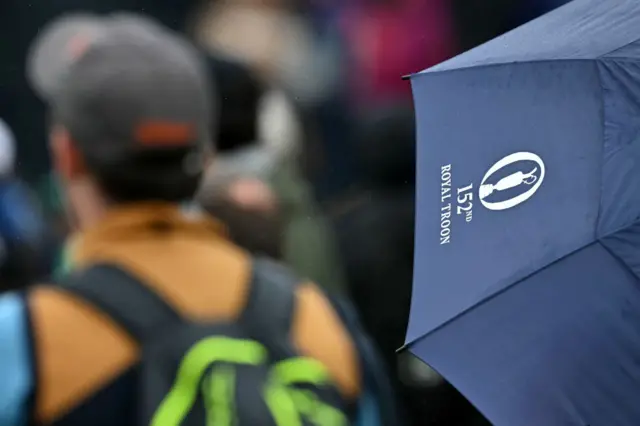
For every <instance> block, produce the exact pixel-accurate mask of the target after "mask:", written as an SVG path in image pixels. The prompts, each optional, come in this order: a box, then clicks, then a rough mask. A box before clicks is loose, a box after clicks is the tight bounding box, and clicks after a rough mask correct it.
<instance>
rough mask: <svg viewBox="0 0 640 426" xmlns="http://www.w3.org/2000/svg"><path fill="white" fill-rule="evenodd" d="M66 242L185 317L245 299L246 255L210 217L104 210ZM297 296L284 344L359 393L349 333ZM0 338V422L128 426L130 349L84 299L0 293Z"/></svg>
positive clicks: (154, 207) (320, 307)
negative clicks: (120, 271) (291, 345)
mask: <svg viewBox="0 0 640 426" xmlns="http://www.w3.org/2000/svg"><path fill="white" fill-rule="evenodd" d="M69 251H70V253H69V256H70V260H71V264H72V265H73V267H74V268H83V267H86V266H88V265H92V264H98V263H108V264H113V265H117V266H119V267H122V268H123V269H125V270H127V271H129V272H130V273H132V274H134V275H135V276H136V277H138V278H139V279H140V280H141V281H142V282H144V283H145V284H146V285H149V286H151V287H152V289H153V290H154V291H155V292H156V293H157V294H159V295H160V296H161V297H163V298H164V299H165V300H167V301H168V302H169V303H170V304H171V305H172V306H173V307H174V308H175V309H176V310H177V311H178V312H179V313H181V314H182V315H184V316H185V317H186V318H189V319H192V320H196V321H200V320H204V321H218V320H221V321H228V320H233V319H234V318H236V317H237V316H238V315H239V314H240V312H241V311H242V309H243V307H244V304H245V301H246V296H247V291H248V286H249V281H250V269H251V258H250V257H249V255H248V254H247V253H245V252H243V251H242V250H240V249H239V248H237V247H236V246H234V245H233V244H232V243H230V242H229V241H228V240H227V239H226V238H225V237H224V232H223V230H222V228H221V226H220V225H219V224H218V223H217V222H215V221H213V220H212V219H208V218H205V217H202V216H198V215H191V214H185V213H184V212H183V211H182V210H181V209H179V208H178V207H175V206H172V205H164V204H146V205H136V206H131V207H126V208H118V209H114V210H113V211H111V212H110V213H109V214H108V215H107V216H106V218H104V219H103V220H102V221H101V222H100V223H99V224H98V225H97V226H95V227H94V228H92V229H90V230H88V231H87V232H84V233H83V234H82V235H79V236H78V237H77V238H75V239H74V241H73V244H72V245H71V246H70V250H69ZM296 296H297V300H296V311H295V313H294V317H293V328H292V340H293V342H294V344H295V345H296V347H297V348H298V350H299V351H300V352H301V353H303V354H305V355H308V356H311V357H314V358H316V359H318V360H319V361H321V362H322V363H323V364H324V365H325V366H326V367H327V368H328V370H329V371H330V373H331V374H332V376H333V379H334V380H335V383H336V384H337V386H338V388H339V390H340V391H341V393H342V394H343V396H344V397H345V398H347V400H350V401H358V400H361V399H362V395H363V390H362V387H363V380H362V379H361V378H362V377H363V376H362V374H361V371H360V361H359V359H360V358H359V356H358V351H357V350H356V345H355V343H354V341H353V339H352V338H351V336H350V333H349V332H348V331H347V329H346V328H345V326H344V325H343V322H342V321H341V319H340V317H339V316H338V314H337V313H336V311H335V310H334V309H333V307H332V305H331V303H330V302H329V301H328V300H327V298H325V296H324V295H323V294H322V293H321V291H320V290H319V289H318V288H317V287H316V286H314V285H313V284H306V285H305V284H303V285H300V286H299V287H298V290H297V294H296ZM0 341H3V343H2V344H1V345H0V377H2V380H0V426H19V425H23V424H28V423H27V422H29V420H30V419H31V421H34V422H35V423H36V424H56V425H91V426H101V425H114V424H117V425H127V424H130V422H131V420H130V419H133V418H134V413H133V409H134V407H132V405H133V404H131V401H132V400H134V392H135V389H134V386H132V383H133V378H134V376H135V374H136V366H137V361H138V358H139V347H138V345H137V343H135V342H134V341H133V340H132V339H131V338H130V337H129V335H128V334H127V333H126V332H125V331H124V330H122V329H120V328H119V327H118V326H117V325H116V324H115V323H114V322H113V321H112V320H111V319H110V318H109V317H107V316H105V315H104V314H102V313H100V312H98V311H96V310H95V309H94V308H93V307H92V306H90V305H88V304H87V303H85V302H83V301H81V300H79V299H76V298H74V296H72V295H70V294H69V293H67V292H63V291H62V290H60V289H58V288H57V287H56V286H52V285H42V286H36V287H33V288H31V289H30V290H29V291H28V292H26V293H25V294H8V295H5V296H2V297H0ZM5 373H6V374H5ZM3 406H4V407H7V408H3ZM365 423H369V422H365Z"/></svg>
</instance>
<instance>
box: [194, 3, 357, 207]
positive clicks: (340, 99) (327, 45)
mask: <svg viewBox="0 0 640 426" xmlns="http://www.w3.org/2000/svg"><path fill="white" fill-rule="evenodd" d="M296 6H298V5H297V4H295V3H294V2H292V1H287V0H269V1H261V0H242V1H227V0H219V1H211V2H205V3H204V5H203V7H202V9H200V13H198V14H197V19H196V22H195V23H194V29H195V30H194V32H195V38H196V39H197V40H198V41H199V42H200V43H202V44H203V45H205V46H208V47H209V48H211V49H214V50H216V51H220V52H224V53H226V54H228V55H231V56H232V57H235V58H237V59H239V60H242V61H243V62H245V63H247V64H248V65H249V66H250V67H251V68H252V69H253V70H254V71H255V72H256V73H257V75H258V76H259V78H260V79H261V80H262V81H264V82H265V83H266V84H267V85H268V86H269V87H278V88H280V89H282V90H283V91H284V92H285V93H286V94H287V95H288V97H289V100H290V101H291V100H292V99H293V100H295V103H296V109H297V110H298V113H299V114H298V119H299V120H302V121H303V124H304V125H303V129H302V130H303V133H304V138H303V139H302V140H300V146H299V149H300V150H301V151H302V153H303V155H305V160H306V161H307V164H306V165H307V166H309V167H308V168H307V169H306V170H305V172H308V174H307V176H308V177H309V178H310V180H311V183H312V184H313V190H314V195H315V197H317V198H319V199H320V200H321V201H324V200H325V199H326V198H328V197H330V196H331V195H333V194H334V193H336V192H339V191H340V190H341V189H344V187H346V186H348V185H349V184H350V183H351V182H352V180H353V178H352V176H353V175H354V174H355V167H354V164H353V161H352V159H353V153H352V151H351V149H350V145H349V132H350V118H351V114H350V111H349V110H348V109H347V104H346V102H345V100H344V95H345V90H344V88H345V67H344V64H345V52H344V50H343V46H342V43H341V40H340V36H339V33H338V32H337V31H336V30H335V28H334V29H333V30H331V31H329V30H328V29H329V28H333V27H335V26H333V27H332V26H331V25H328V26H326V27H325V28H324V30H326V31H323V28H321V25H316V26H315V27H314V26H313V25H312V24H314V23H319V21H318V20H316V21H315V22H314V20H313V17H314V15H313V14H311V15H309V14H307V15H303V14H301V13H300V12H301V10H300V8H296ZM303 11H304V12H309V10H308V9H306V8H305V9H304V10H303Z"/></svg>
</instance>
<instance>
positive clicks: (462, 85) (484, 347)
mask: <svg viewBox="0 0 640 426" xmlns="http://www.w3.org/2000/svg"><path fill="white" fill-rule="evenodd" d="M411 81H412V87H413V91H414V98H415V106H416V116H417V132H418V171H417V173H418V183H417V221H416V254H415V256H416V258H415V274H414V289H413V297H412V305H411V316H410V321H409V328H408V331H407V344H408V345H409V347H410V348H411V350H412V351H413V352H414V353H415V354H416V355H418V356H419V357H420V358H422V359H423V360H424V361H426V362H427V363H429V364H430V365H431V366H433V367H434V368H435V369H437V370H438V371H439V372H440V373H442V374H443V375H444V376H445V377H446V378H447V379H448V380H449V381H450V382H451V383H452V384H454V385H455V386H456V387H458V389H459V390H460V391H461V392H462V393H463V394H465V395H466V396H467V397H468V398H469V399H470V401H471V402H472V403H474V404H475V405H476V406H477V407H478V408H479V409H480V410H481V411H482V412H483V413H484V414H485V415H486V416H487V417H488V418H489V420H491V421H492V423H494V424H495V425H497V426H503V425H504V426H538V425H543V426H556V425H557V426H561V425H562V426H570V425H571V426H572V425H576V426H577V425H580V426H587V425H589V426H637V425H639V424H640V404H638V402H637V401H638V397H639V396H640V280H639V277H640V2H639V1H637V0H574V1H573V2H571V3H569V4H568V5H566V6H563V7H561V8H560V9H557V10H556V11H554V12H551V13H550V14H548V15H546V16H543V17H542V18H539V19H537V20H535V21H533V22H530V23H529V24H527V25H525V26H523V27H520V28H518V29H516V30H514V31H512V32H510V33H507V34H506V35H504V36H501V37H499V38H497V39H495V40H493V41H491V42H489V43H487V44H485V45H482V46H480V47H478V48H476V49H474V50H471V51H469V52H467V53H465V54H463V55H460V56H458V57H456V58H453V59H451V60H449V61H447V62H445V63H443V64H440V65H438V66H436V67H433V68H431V69H429V70H426V71H423V72H422V73H419V74H416V75H414V76H412V78H411Z"/></svg>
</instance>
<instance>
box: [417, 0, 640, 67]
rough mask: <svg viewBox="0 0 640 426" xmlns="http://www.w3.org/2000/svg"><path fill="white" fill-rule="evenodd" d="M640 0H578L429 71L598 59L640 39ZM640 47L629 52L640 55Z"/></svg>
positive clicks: (622, 49)
mask: <svg viewBox="0 0 640 426" xmlns="http://www.w3.org/2000/svg"><path fill="white" fill-rule="evenodd" d="M639 19H640V2H638V1H637V0H574V1H572V2H570V3H568V4H566V5H564V6H561V7H560V8H558V9H556V10H554V11H552V12H551V13H548V14H546V15H543V16H542V17H540V18H538V19H536V20H534V21H532V22H529V23H528V24H527V25H524V26H521V27H518V28H516V29H515V30H513V31H510V32H508V33H506V34H504V35H502V36H500V37H497V38H495V39H493V40H491V41H489V42H487V43H485V44H483V45H481V46H478V47H476V48H474V49H472V50H470V51H468V52H466V53H463V54H462V55H459V56H456V57H455V58H452V59H450V60H448V61H445V62H443V63H441V64H439V65H436V66H434V67H432V68H430V69H428V70H425V71H424V72H427V73H428V72H436V71H446V70H452V69H458V68H468V67H475V66H480V65H490V64H504V63H513V62H531V61H544V60H560V59H595V58H599V57H601V56H603V55H607V54H610V53H612V52H615V51H618V50H620V51H625V50H626V49H624V47H625V46H627V45H629V44H633V43H634V42H636V41H637V40H638V39H640V33H638V24H637V22H638V20H639ZM639 53H640V52H639V50H638V49H630V51H626V52H625V53H624V54H625V55H634V56H627V57H635V58H638V57H640V56H638V54H639Z"/></svg>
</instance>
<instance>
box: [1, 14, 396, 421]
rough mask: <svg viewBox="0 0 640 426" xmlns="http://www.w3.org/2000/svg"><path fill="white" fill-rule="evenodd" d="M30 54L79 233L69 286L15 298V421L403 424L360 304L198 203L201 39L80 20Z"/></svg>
mask: <svg viewBox="0 0 640 426" xmlns="http://www.w3.org/2000/svg"><path fill="white" fill-rule="evenodd" d="M29 57H30V61H29V67H28V69H29V76H30V80H31V81H32V84H33V86H34V88H35V89H36V91H37V92H38V93H39V94H40V96H42V97H43V98H44V99H45V100H46V102H47V104H48V108H49V109H50V116H51V118H52V129H51V135H50V147H51V152H52V157H53V159H54V164H55V167H56V170H57V172H58V173H59V174H60V176H61V180H62V184H63V187H64V190H65V194H66V198H67V208H68V212H69V216H70V220H72V223H73V224H74V225H75V227H76V229H77V233H76V235H75V236H73V237H72V239H71V240H70V242H69V246H68V249H67V258H68V261H67V265H68V266H67V273H66V275H65V277H63V278H62V281H61V282H60V283H57V284H50V285H47V284H43V285H36V286H33V287H31V288H29V289H28V290H26V291H23V292H19V293H9V294H5V295H3V296H2V297H1V298H0V341H1V342H2V345H0V377H2V380H1V381H0V401H1V402H0V424H1V425H3V426H16V425H22V424H26V423H29V422H35V423H37V424H56V425H86V424H91V425H93V426H101V425H113V424H118V425H140V424H147V425H148V424H151V425H162V426H164V425H178V424H181V425H195V424H204V423H205V418H206V419H207V421H208V422H210V423H213V424H221V425H224V424H232V423H233V424H237V425H262V424H269V425H273V424H280V425H281V424H295V423H298V424H302V421H301V419H305V423H307V424H308V421H309V420H308V418H309V417H311V418H314V419H316V420H318V419H317V418H316V417H317V416H320V417H322V418H323V419H324V423H325V424H328V425H338V424H349V423H355V422H361V424H366V425H382V426H385V425H396V424H400V423H399V420H398V419H397V414H396V413H395V409H394V407H393V406H392V404H389V401H390V400H392V399H393V396H392V394H391V393H390V389H389V388H388V386H386V384H385V383H386V382H385V379H384V377H383V374H382V373H381V371H380V370H379V369H377V363H376V359H375V354H374V352H373V350H371V349H370V345H369V344H368V343H367V341H366V338H365V336H364V335H363V334H362V333H359V332H358V327H357V324H356V321H355V319H354V317H353V315H351V314H350V313H349V309H348V307H346V306H344V304H343V303H341V302H340V301H339V300H334V301H333V303H331V302H330V300H329V299H328V298H327V297H325V296H324V295H323V294H322V292H321V290H320V289H319V288H318V287H316V286H315V285H313V284H307V283H304V282H298V281H297V279H296V278H295V277H293V276H292V275H291V274H290V272H289V271H288V270H287V269H286V268H285V267H283V266H280V265H277V264H273V263H270V262H267V261H264V260H259V259H255V258H252V257H250V256H249V255H248V254H247V253H246V252H244V251H242V250H240V249H239V248H238V247H236V246H234V245H233V244H232V243H231V242H229V241H228V240H226V239H225V238H224V235H223V234H222V232H221V230H220V228H221V227H220V225H219V224H218V223H217V222H216V221H215V220H213V219H209V218H208V217H207V216H206V215H203V214H200V212H199V211H198V210H197V209H194V208H191V207H190V206H189V204H188V203H185V200H189V199H191V197H192V196H193V195H194V193H195V191H196V189H197V187H198V184H199V180H200V175H201V172H202V169H203V168H204V164H205V162H206V157H207V152H208V151H209V150H210V146H211V142H210V129H211V123H210V120H211V117H213V116H214V114H212V109H213V108H214V107H215V105H212V102H211V98H210V96H209V93H210V92H209V88H208V87H207V86H208V85H209V84H210V82H208V80H207V78H206V74H205V73H204V72H203V69H202V66H201V63H200V60H199V58H198V55H197V54H196V53H195V51H194V50H193V48H192V47H191V46H190V45H189V44H188V43H186V42H185V41H183V40H182V39H181V38H179V37H178V36H177V35H176V34H174V33H171V32H169V31H168V30H166V29H164V28H162V27H160V26H159V25H158V24H156V23H154V22H152V21H149V20H147V19H146V18H143V17H139V16H134V15H128V14H122V13H116V14H112V15H108V16H106V17H97V16H92V15H83V14H75V15H66V16H63V17H60V18H59V19H58V20H56V21H54V22H53V23H52V24H51V25H50V26H49V27H47V28H45V29H43V31H42V32H41V34H40V36H39V37H38V38H37V39H36V41H35V44H34V45H33V47H32V49H31V53H30V55H29ZM274 295H275V296H276V297H273V296H274ZM267 301H268V303H263V302H267ZM272 333H273V334H272ZM296 383H302V384H303V385H304V389H305V390H302V389H300V388H299V387H298V386H297V385H296ZM389 395H391V397H390V396H389ZM287 422H288V423H287Z"/></svg>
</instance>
